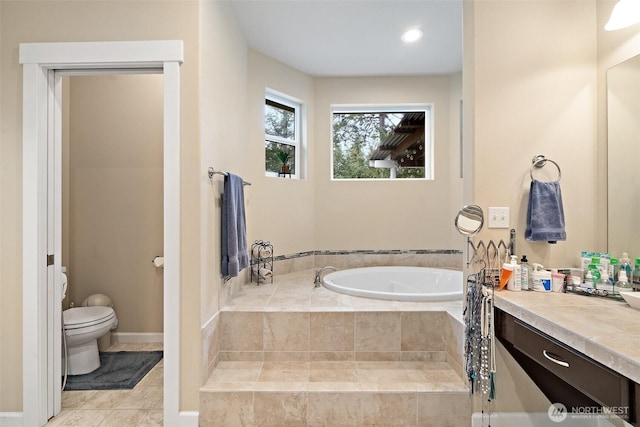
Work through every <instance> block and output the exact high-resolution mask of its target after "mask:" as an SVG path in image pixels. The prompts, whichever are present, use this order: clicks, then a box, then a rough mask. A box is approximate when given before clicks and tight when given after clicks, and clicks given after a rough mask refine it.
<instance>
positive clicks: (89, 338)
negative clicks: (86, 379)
mask: <svg viewBox="0 0 640 427" xmlns="http://www.w3.org/2000/svg"><path fill="white" fill-rule="evenodd" d="M62 274H63V287H64V288H65V289H66V274H65V273H64V270H63V273H62ZM65 293H66V292H65ZM62 319H63V324H64V326H63V327H64V334H65V340H66V346H67V354H66V363H67V374H68V375H82V374H88V373H89V372H93V371H95V370H96V369H98V368H99V367H100V356H99V352H98V338H100V337H101V336H103V335H104V334H106V333H107V332H109V331H110V330H111V329H114V328H116V327H117V326H118V319H117V317H116V313H115V311H113V308H111V307H104V306H91V307H72V308H69V309H67V310H64V311H63V312H62ZM63 363H64V361H63Z"/></svg>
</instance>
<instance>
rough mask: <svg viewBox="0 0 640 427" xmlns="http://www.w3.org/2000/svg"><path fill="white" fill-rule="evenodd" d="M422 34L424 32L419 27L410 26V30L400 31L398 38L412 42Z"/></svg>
mask: <svg viewBox="0 0 640 427" xmlns="http://www.w3.org/2000/svg"><path fill="white" fill-rule="evenodd" d="M423 35H424V32H423V31H422V30H421V29H420V28H411V29H410V30H407V31H405V32H404V33H402V36H401V37H400V38H401V39H402V41H403V42H405V43H413V42H416V41H418V40H420V39H421V38H422V36H423Z"/></svg>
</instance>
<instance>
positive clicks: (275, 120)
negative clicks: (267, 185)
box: [264, 91, 302, 178]
mask: <svg viewBox="0 0 640 427" xmlns="http://www.w3.org/2000/svg"><path fill="white" fill-rule="evenodd" d="M301 110H302V104H301V103H299V102H296V101H293V100H292V99H289V98H286V97H284V96H282V95H279V94H276V93H273V92H270V91H267V94H266V97H265V103H264V146H265V175H267V176H287V177H291V178H300V155H301V153H300V152H301V140H302V135H301V134H302V132H301V127H302V126H301V118H302V117H301Z"/></svg>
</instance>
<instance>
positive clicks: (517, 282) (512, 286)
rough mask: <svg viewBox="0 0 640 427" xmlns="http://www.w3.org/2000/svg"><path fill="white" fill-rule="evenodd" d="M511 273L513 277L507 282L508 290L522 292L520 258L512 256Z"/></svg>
mask: <svg viewBox="0 0 640 427" xmlns="http://www.w3.org/2000/svg"><path fill="white" fill-rule="evenodd" d="M511 271H512V273H511V277H510V278H509V281H508V282H507V289H508V290H510V291H520V290H522V287H521V283H522V276H521V274H520V266H519V265H518V257H517V256H515V255H511Z"/></svg>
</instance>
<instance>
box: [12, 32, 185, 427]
mask: <svg viewBox="0 0 640 427" xmlns="http://www.w3.org/2000/svg"><path fill="white" fill-rule="evenodd" d="M182 58H183V45H182V42H181V41H148V42H91V43H29V44H21V45H20V63H21V64H22V65H23V301H24V302H25V303H24V304H23V425H24V426H25V427H30V426H42V425H44V424H45V423H46V422H47V420H48V418H50V417H52V416H53V415H55V414H56V413H57V412H59V410H60V399H59V395H60V388H59V384H60V363H57V364H56V363H55V357H56V356H55V355H56V354H59V348H60V338H59V335H60V334H59V331H60V330H61V329H60V328H61V305H60V301H61V294H62V289H61V261H62V253H61V236H60V234H61V233H60V230H61V226H60V223H61V214H60V212H61V172H60V171H61V157H62V156H61V131H60V126H61V124H60V121H59V120H56V117H60V108H61V89H60V88H61V84H60V80H59V78H60V77H59V76H56V72H57V71H61V70H83V72H104V70H109V71H111V72H113V71H114V70H116V69H126V70H129V71H132V70H136V71H139V72H143V73H144V72H150V71H151V72H160V73H162V74H163V89H164V96H163V113H164V120H163V168H164V173H163V187H164V190H163V191H164V194H163V198H164V205H163V222H164V238H163V252H164V258H165V264H164V285H163V299H164V303H163V304H164V307H163V312H164V321H163V329H164V335H165V336H164V346H163V350H164V376H165V378H164V386H163V387H164V399H163V406H164V422H165V424H166V425H178V424H179V421H178V419H179V384H180V381H179V380H180V378H179V342H180V341H179V325H180V322H179V319H180V155H179V153H180V127H179V123H180V108H179V105H180V96H179V95H180V71H179V66H180V64H181V63H182ZM53 331H58V334H55V333H53ZM56 336H57V339H56ZM58 360H59V359H58Z"/></svg>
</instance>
